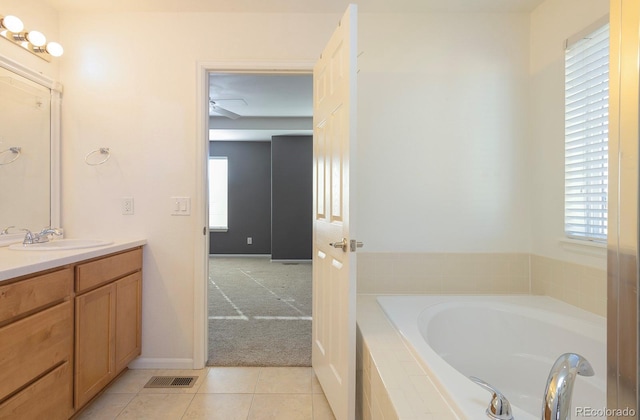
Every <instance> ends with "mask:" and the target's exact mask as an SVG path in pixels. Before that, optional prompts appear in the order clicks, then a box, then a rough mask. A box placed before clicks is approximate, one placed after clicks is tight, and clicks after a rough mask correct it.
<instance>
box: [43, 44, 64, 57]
mask: <svg viewBox="0 0 640 420" xmlns="http://www.w3.org/2000/svg"><path fill="white" fill-rule="evenodd" d="M46 50H47V52H48V53H49V54H51V55H52V56H54V57H60V56H61V55H62V53H64V48H62V45H60V44H58V43H57V42H49V43H48V44H47V48H46Z"/></svg>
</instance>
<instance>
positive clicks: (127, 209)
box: [121, 197, 133, 215]
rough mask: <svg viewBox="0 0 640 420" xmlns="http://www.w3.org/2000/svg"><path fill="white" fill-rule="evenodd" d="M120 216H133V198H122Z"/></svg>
mask: <svg viewBox="0 0 640 420" xmlns="http://www.w3.org/2000/svg"><path fill="white" fill-rule="evenodd" d="M121 204H122V214H124V215H131V214H133V197H122V201H121Z"/></svg>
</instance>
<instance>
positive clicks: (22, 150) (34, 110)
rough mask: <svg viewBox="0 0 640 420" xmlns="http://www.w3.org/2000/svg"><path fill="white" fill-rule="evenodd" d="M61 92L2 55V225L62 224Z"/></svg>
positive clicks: (39, 225) (38, 227) (31, 226)
mask: <svg viewBox="0 0 640 420" xmlns="http://www.w3.org/2000/svg"><path fill="white" fill-rule="evenodd" d="M60 94H61V88H60V85H59V84H58V83H56V82H55V81H53V80H51V79H49V78H47V77H45V76H43V75H41V74H40V73H37V72H35V71H32V70H30V69H28V68H26V67H24V66H22V65H21V64H19V63H17V62H14V61H13V60H10V59H8V58H6V57H3V56H0V230H3V229H5V228H8V227H9V226H15V228H13V229H11V230H10V232H11V233H13V232H17V231H18V229H30V230H40V229H42V228H44V227H46V226H59V225H60V171H59V160H60V154H59V150H60V148H59V146H60Z"/></svg>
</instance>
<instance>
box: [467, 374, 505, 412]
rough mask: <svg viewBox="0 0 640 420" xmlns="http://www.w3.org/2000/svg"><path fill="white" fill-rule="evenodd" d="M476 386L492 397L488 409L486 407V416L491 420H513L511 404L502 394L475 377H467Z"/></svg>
mask: <svg viewBox="0 0 640 420" xmlns="http://www.w3.org/2000/svg"><path fill="white" fill-rule="evenodd" d="M469 379H471V380H472V381H473V382H475V383H476V384H478V385H480V386H481V387H482V388H484V389H486V390H487V391H489V392H490V393H491V394H493V395H492V397H491V402H489V407H487V411H486V414H487V416H488V417H489V418H490V419H493V420H513V414H512V411H511V404H509V400H507V397H505V396H504V395H503V394H502V392H500V391H498V390H497V389H496V388H495V387H493V386H491V385H490V384H488V383H487V382H485V381H483V380H482V379H480V378H476V377H475V376H469Z"/></svg>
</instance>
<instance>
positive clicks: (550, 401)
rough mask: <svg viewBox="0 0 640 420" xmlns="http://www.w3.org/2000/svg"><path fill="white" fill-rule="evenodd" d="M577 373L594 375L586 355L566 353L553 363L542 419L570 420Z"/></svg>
mask: <svg viewBox="0 0 640 420" xmlns="http://www.w3.org/2000/svg"><path fill="white" fill-rule="evenodd" d="M576 374H577V375H582V376H593V375H594V372H593V368H592V367H591V365H590V364H589V362H588V361H587V359H585V358H584V357H582V356H580V355H579V354H575V353H565V354H563V355H561V356H560V357H558V360H556V362H555V363H554V364H553V367H552V368H551V371H550V372H549V377H548V378H547V386H546V387H545V390H544V398H543V400H542V420H569V419H570V418H571V396H572V394H573V383H574V382H575V379H576Z"/></svg>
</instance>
